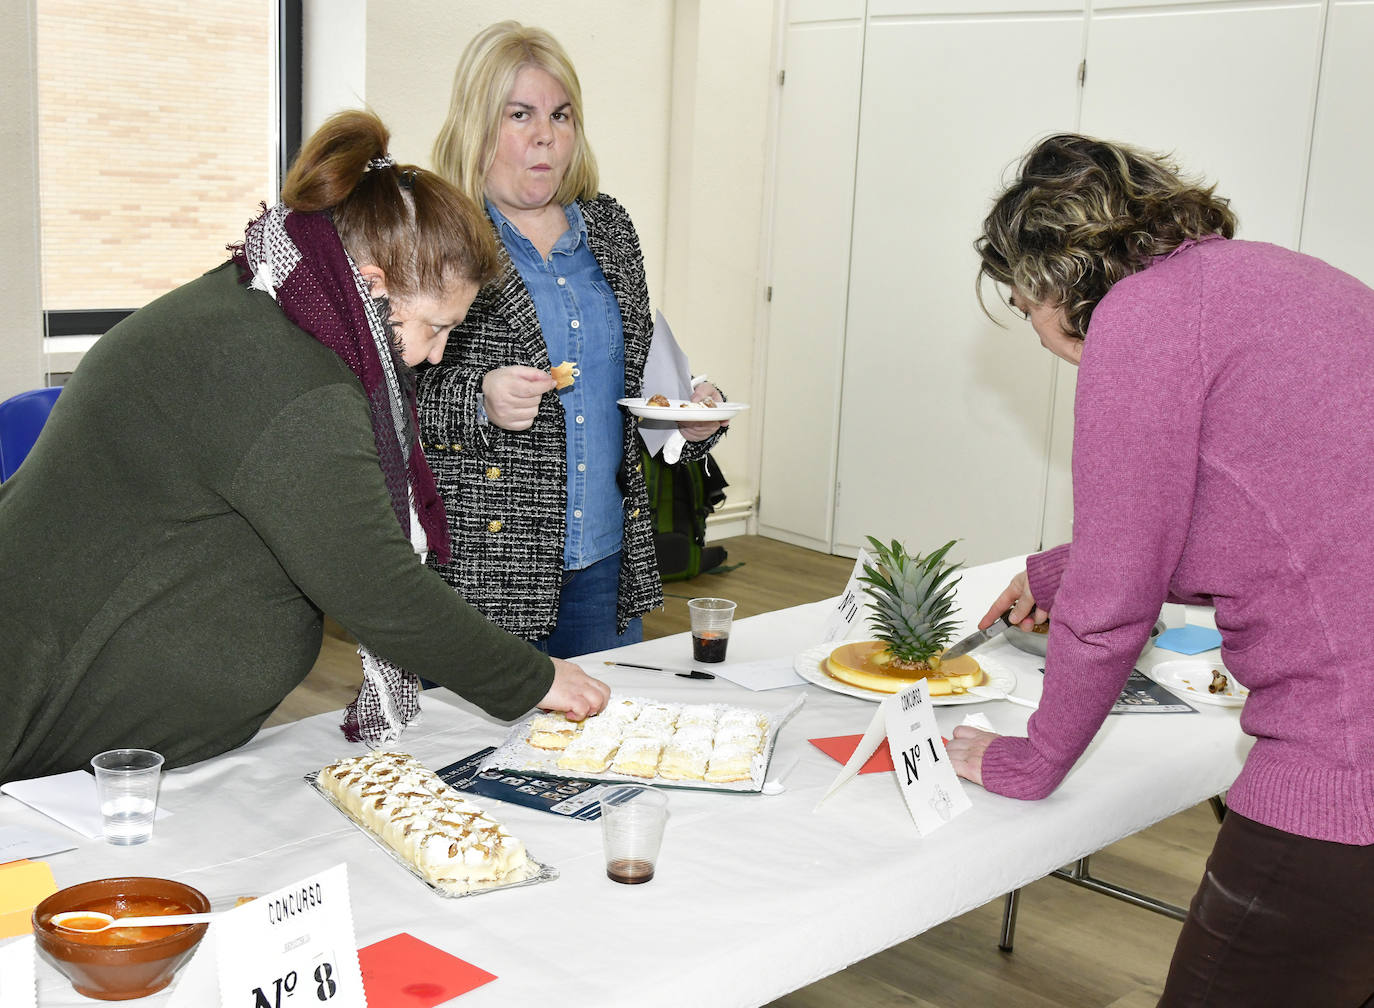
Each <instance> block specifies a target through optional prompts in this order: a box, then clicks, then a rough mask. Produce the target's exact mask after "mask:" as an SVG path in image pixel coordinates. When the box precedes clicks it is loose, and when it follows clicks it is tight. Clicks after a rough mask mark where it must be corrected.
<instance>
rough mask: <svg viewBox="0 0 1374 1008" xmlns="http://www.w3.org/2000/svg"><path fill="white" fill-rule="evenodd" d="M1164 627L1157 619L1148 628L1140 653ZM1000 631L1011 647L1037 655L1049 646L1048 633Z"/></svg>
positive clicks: (1011, 628)
mask: <svg viewBox="0 0 1374 1008" xmlns="http://www.w3.org/2000/svg"><path fill="white" fill-rule="evenodd" d="M1164 629H1165V628H1164V621H1163V620H1159V621H1157V622H1156V623H1155V625H1154V627H1153V628H1152V629H1151V630H1150V639H1149V640H1147V641H1146V642H1145V647H1144V648H1142V649H1141V652H1140V653H1141V654H1145V653H1146V652H1147V651H1149V650H1150V648H1152V647H1154V646H1155V638H1156V637H1158V636H1159V635H1160V634H1162V633H1163V632H1164ZM1002 632H1003V633H1004V634H1006V637H1007V640H1008V641H1009V642H1010V643H1011V645H1012V646H1013V647H1016V648H1020V649H1021V650H1022V651H1027V652H1029V653H1030V654H1034V655H1039V656H1040V657H1041V658H1043V657H1045V649H1046V648H1047V647H1048V646H1049V637H1050V635H1049V634H1047V633H1035V632H1034V631H1031V630H1022V629H1021V628H1020V627H1014V626H1013V627H1007V628H1006V629H1005V630H1004V631H1002ZM1137 657H1139V656H1137Z"/></svg>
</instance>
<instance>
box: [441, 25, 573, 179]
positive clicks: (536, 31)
mask: <svg viewBox="0 0 1374 1008" xmlns="http://www.w3.org/2000/svg"><path fill="white" fill-rule="evenodd" d="M525 67H536V68H537V69H540V70H543V71H544V72H545V73H547V74H548V75H549V76H550V77H552V78H553V79H554V80H556V81H558V83H559V84H560V85H561V86H562V88H563V90H564V91H565V92H566V93H567V95H568V103H569V105H571V107H572V120H573V125H574V127H575V133H574V140H573V153H572V160H571V161H570V162H569V164H568V170H567V172H566V173H565V174H564V176H563V184H562V185H560V186H559V187H558V192H556V193H554V199H555V200H556V201H557V202H558V203H560V204H562V205H564V206H566V205H567V204H569V203H571V202H572V201H573V200H575V199H579V198H580V199H593V198H595V197H596V195H597V193H598V191H599V184H600V183H599V180H598V176H597V169H596V157H595V156H594V155H593V154H592V148H591V145H590V144H589V143H588V142H587V135H586V129H585V128H584V124H585V120H584V118H583V115H582V85H581V84H580V83H579V82H578V79H577V71H576V70H574V69H573V65H572V60H570V59H569V58H568V54H567V53H566V52H565V51H564V50H563V47H562V46H561V45H559V44H558V40H557V39H555V38H554V37H553V36H552V35H550V34H549V33H548V32H547V31H545V30H544V29H542V28H528V27H526V26H524V25H522V24H520V23H519V22H517V21H501V22H499V23H497V24H494V25H491V26H490V27H488V28H485V29H483V30H482V31H481V32H479V33H478V34H477V35H476V36H475V37H474V38H473V39H472V41H471V42H469V43H468V44H467V47H466V48H465V49H464V50H463V54H462V56H460V57H459V58H458V68H457V70H455V71H454V74H453V95H452V97H451V98H450V100H449V107H448V115H447V117H445V119H444V125H443V126H442V127H441V128H440V130H439V135H438V137H436V138H435V140H434V151H433V155H432V159H433V161H434V169H435V171H437V172H438V173H439V174H440V175H442V176H443V177H444V178H446V179H448V180H449V181H450V182H452V183H453V184H454V185H456V186H457V187H458V188H459V189H461V190H462V191H463V192H464V193H465V194H466V195H467V197H468V198H469V199H471V200H473V201H474V202H475V203H476V204H477V205H478V206H482V205H483V201H484V200H485V198H486V185H487V173H488V172H489V171H490V170H491V165H492V162H493V161H494V160H495V159H496V141H497V136H498V134H499V133H500V130H501V121H502V119H503V117H504V116H505V111H506V102H507V100H509V98H510V93H511V90H512V89H513V88H514V87H515V77H516V75H517V74H518V73H519V72H520V71H521V70H523V69H524V68H525Z"/></svg>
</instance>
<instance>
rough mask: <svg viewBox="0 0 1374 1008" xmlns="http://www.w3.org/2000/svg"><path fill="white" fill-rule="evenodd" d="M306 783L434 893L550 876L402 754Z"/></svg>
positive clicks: (342, 767)
mask: <svg viewBox="0 0 1374 1008" xmlns="http://www.w3.org/2000/svg"><path fill="white" fill-rule="evenodd" d="M305 779H306V782H307V783H309V784H310V785H311V786H312V787H313V788H314V789H315V790H316V791H318V792H319V793H320V794H321V795H323V796H324V798H325V800H326V801H328V802H329V803H330V804H331V805H333V806H334V807H335V808H336V809H338V810H339V811H340V812H342V813H343V814H344V816H345V817H347V818H348V819H349V820H350V821H351V822H353V824H354V825H356V826H358V827H359V828H360V829H361V830H362V831H363V832H364V833H365V834H367V836H368V837H369V838H370V839H371V840H373V841H374V842H375V843H376V844H377V845H378V846H379V847H381V848H382V849H383V850H385V851H386V852H387V853H388V854H390V855H391V856H392V858H393V859H394V860H396V861H397V862H399V863H400V864H401V865H402V866H403V867H404V868H405V869H406V870H407V871H409V872H410V873H411V874H412V875H414V876H415V877H416V878H418V879H419V880H420V881H421V882H423V883H425V885H427V886H429V887H430V888H431V889H432V890H434V891H435V892H436V893H438V894H439V895H441V896H447V897H457V896H473V895H476V894H478V893H484V892H492V891H494V890H497V889H510V888H513V887H515V886H526V885H534V884H536V883H539V882H549V881H552V880H553V879H556V878H558V872H557V870H556V869H554V868H551V867H549V866H548V865H545V864H541V863H540V862H538V861H536V860H534V858H532V857H530V855H529V852H528V851H526V850H525V845H524V844H523V843H521V842H520V840H518V839H517V838H516V837H513V836H511V835H510V833H508V832H507V831H506V829H505V828H504V827H503V826H502V825H501V824H500V823H499V822H497V821H496V820H495V819H493V818H492V817H491V816H490V815H488V814H487V813H486V812H484V811H483V810H482V809H481V808H480V807H478V806H477V805H475V804H474V803H473V802H471V801H469V800H468V799H467V798H466V797H464V796H463V795H461V794H459V793H458V792H457V791H455V790H453V789H452V788H451V787H449V786H448V785H447V784H446V783H444V781H443V780H442V779H440V777H439V776H438V775H437V774H435V773H434V772H433V771H431V770H429V769H428V768H426V767H425V766H424V765H423V764H421V763H420V762H419V760H417V759H415V757H413V756H411V755H409V754H407V753H399V752H369V753H365V754H363V755H361V756H349V757H346V758H344V759H341V760H338V761H337V762H335V763H331V764H330V765H329V766H327V767H325V768H323V769H322V770H318V771H316V772H315V773H310V774H307V775H306V777H305Z"/></svg>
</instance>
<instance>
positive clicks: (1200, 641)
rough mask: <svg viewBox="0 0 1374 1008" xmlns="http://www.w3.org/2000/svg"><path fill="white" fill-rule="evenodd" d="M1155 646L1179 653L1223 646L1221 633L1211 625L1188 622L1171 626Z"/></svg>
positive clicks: (1156, 640)
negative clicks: (1194, 624) (1195, 624)
mask: <svg viewBox="0 0 1374 1008" xmlns="http://www.w3.org/2000/svg"><path fill="white" fill-rule="evenodd" d="M1155 647H1160V648H1164V650H1166V651H1177V652H1178V653H1179V654H1199V653H1201V652H1203V651H1210V650H1212V649H1213V648H1219V647H1221V634H1219V633H1217V632H1216V631H1215V630H1213V629H1212V628H1211V627H1200V626H1193V624H1191V623H1188V624H1186V625H1184V626H1181V627H1170V628H1169V629H1168V630H1165V631H1164V632H1163V633H1162V634H1160V635H1159V636H1158V637H1157V638H1155Z"/></svg>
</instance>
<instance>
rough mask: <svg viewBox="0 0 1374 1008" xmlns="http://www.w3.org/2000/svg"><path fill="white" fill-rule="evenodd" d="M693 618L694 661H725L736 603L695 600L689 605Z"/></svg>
mask: <svg viewBox="0 0 1374 1008" xmlns="http://www.w3.org/2000/svg"><path fill="white" fill-rule="evenodd" d="M687 611H688V612H689V613H691V616H692V659H693V660H694V661H699V662H723V661H725V649H726V647H728V646H729V644H730V623H731V622H732V621H733V620H734V618H735V603H733V602H731V601H730V600H729V599H723V598H694V599H692V600H691V601H690V602H688V603H687Z"/></svg>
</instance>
